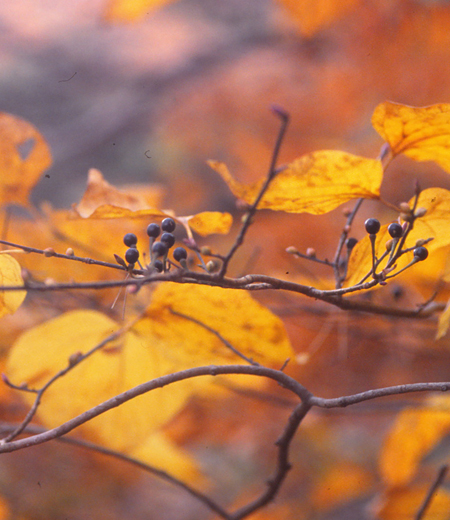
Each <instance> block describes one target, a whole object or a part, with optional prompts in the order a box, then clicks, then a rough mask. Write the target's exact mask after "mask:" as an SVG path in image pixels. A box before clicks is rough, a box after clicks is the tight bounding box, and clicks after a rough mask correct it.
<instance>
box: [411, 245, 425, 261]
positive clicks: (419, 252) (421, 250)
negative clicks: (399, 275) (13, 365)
mask: <svg viewBox="0 0 450 520" xmlns="http://www.w3.org/2000/svg"><path fill="white" fill-rule="evenodd" d="M427 256H428V249H427V248H426V247H422V246H420V247H416V249H414V257H415V258H418V259H419V260H420V261H422V260H425V259H426V258H427Z"/></svg>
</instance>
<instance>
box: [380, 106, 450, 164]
mask: <svg viewBox="0 0 450 520" xmlns="http://www.w3.org/2000/svg"><path fill="white" fill-rule="evenodd" d="M372 124H373V127H374V128H375V130H376V131H377V132H378V133H379V134H380V135H381V137H382V138H383V139H384V140H385V141H387V142H388V143H389V146H390V147H391V150H392V153H393V154H394V155H398V154H400V153H403V154H405V155H407V156H408V157H410V158H411V159H414V160H416V161H435V162H437V163H438V164H439V165H440V166H442V168H444V170H446V171H447V172H449V173H450V144H449V142H450V104H448V103H442V104H439V105H432V106H428V107H410V106H405V105H399V104H396V103H391V102H388V101H386V102H385V103H381V104H380V105H378V106H377V107H376V109H375V111H374V113H373V116H372Z"/></svg>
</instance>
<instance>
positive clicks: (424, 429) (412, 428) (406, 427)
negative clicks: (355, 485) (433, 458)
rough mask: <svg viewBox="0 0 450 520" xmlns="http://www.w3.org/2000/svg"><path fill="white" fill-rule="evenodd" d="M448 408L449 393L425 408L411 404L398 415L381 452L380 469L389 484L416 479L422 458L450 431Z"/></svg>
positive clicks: (430, 402)
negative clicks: (411, 406)
mask: <svg viewBox="0 0 450 520" xmlns="http://www.w3.org/2000/svg"><path fill="white" fill-rule="evenodd" d="M449 409H450V399H449V397H447V396H439V397H436V398H434V399H430V400H429V406H428V407H426V408H409V409H406V410H403V411H402V412H401V413H400V414H399V415H398V416H397V419H396V421H395V423H394V426H393V427H392V429H391V431H390V432H389V434H388V436H387V438H386V439H385V442H384V446H383V450H382V452H381V456H380V472H381V475H382V477H383V480H384V481H385V482H386V483H387V484H388V485H389V486H403V485H405V484H408V483H409V482H410V481H411V480H412V479H413V477H414V475H415V473H416V471H417V468H418V466H419V464H420V461H421V460H422V458H423V457H424V456H425V455H426V454H427V453H428V452H429V451H430V450H431V449H432V448H433V447H434V446H435V445H436V444H437V443H438V442H439V441H440V440H441V439H442V438H443V437H444V436H445V435H447V433H448V432H449V431H450V413H449Z"/></svg>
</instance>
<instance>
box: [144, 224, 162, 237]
mask: <svg viewBox="0 0 450 520" xmlns="http://www.w3.org/2000/svg"><path fill="white" fill-rule="evenodd" d="M160 232H161V230H160V229H159V226H158V224H149V225H148V226H147V235H148V236H149V237H152V238H156V237H158V236H159V233H160Z"/></svg>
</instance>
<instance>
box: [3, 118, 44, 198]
mask: <svg viewBox="0 0 450 520" xmlns="http://www.w3.org/2000/svg"><path fill="white" fill-rule="evenodd" d="M21 146H24V147H25V146H26V147H27V148H28V147H29V150H24V152H23V153H21V150H20V147H21ZM51 163H52V159H51V155H50V149H49V147H48V146H47V143H46V142H45V139H44V138H43V137H42V135H41V134H40V133H39V132H38V131H37V130H36V128H35V127H34V126H33V125H32V124H30V123H28V122H27V121H25V120H23V119H21V118H19V117H16V116H13V115H10V114H5V113H3V112H2V113H0V179H1V180H0V205H5V204H21V205H23V206H27V205H28V197H29V194H30V191H31V190H32V188H34V186H35V185H36V183H37V182H38V180H39V178H40V177H41V175H42V173H43V172H44V171H45V170H46V169H47V168H48V167H49V166H50V164H51Z"/></svg>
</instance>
